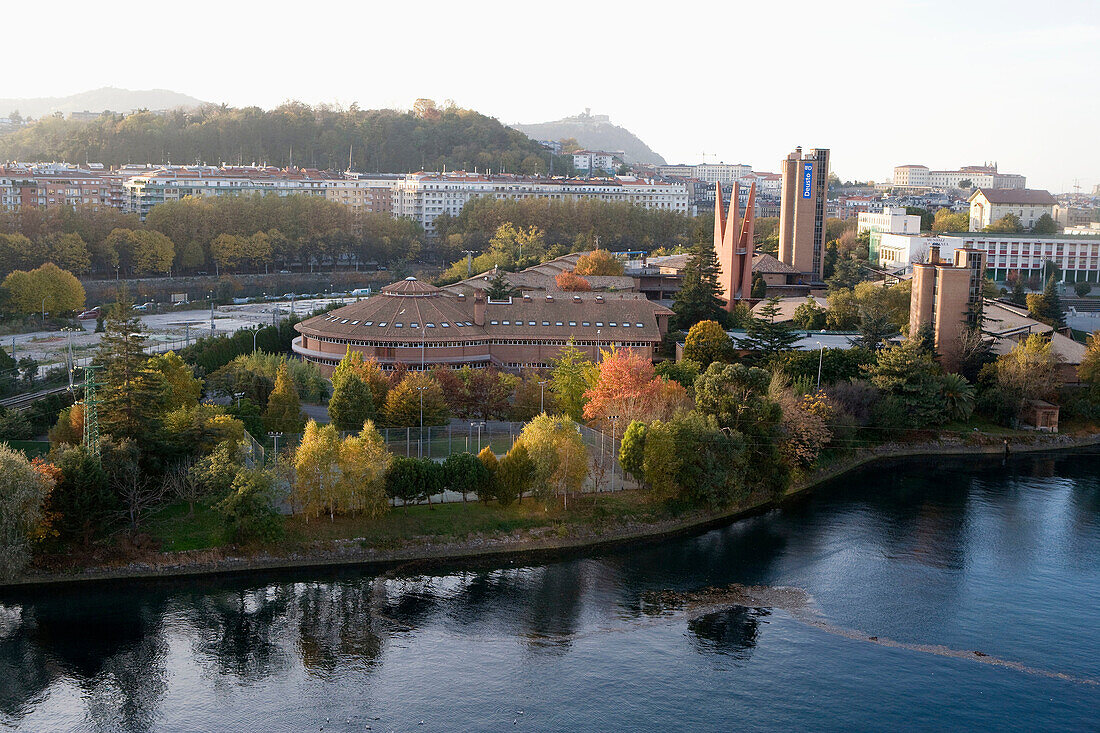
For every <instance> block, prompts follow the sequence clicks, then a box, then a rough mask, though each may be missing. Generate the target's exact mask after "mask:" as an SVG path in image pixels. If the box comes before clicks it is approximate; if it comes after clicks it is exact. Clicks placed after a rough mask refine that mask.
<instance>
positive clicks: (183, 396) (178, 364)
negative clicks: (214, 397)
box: [146, 351, 202, 410]
mask: <svg viewBox="0 0 1100 733" xmlns="http://www.w3.org/2000/svg"><path fill="white" fill-rule="evenodd" d="M146 367H147V368H148V369H150V370H151V371H154V372H157V373H159V374H160V375H161V377H163V378H164V384H165V400H164V408H165V409H166V410H176V409H179V408H181V407H186V406H190V405H195V404H198V401H199V396H200V395H202V380H201V379H198V378H197V377H196V376H195V370H194V367H192V366H191V365H190V364H188V363H186V362H185V361H184V360H183V359H181V358H180V357H179V355H178V354H176V352H174V351H167V352H165V353H163V354H157V355H155V356H152V357H150V358H149V360H148V361H147V362H146Z"/></svg>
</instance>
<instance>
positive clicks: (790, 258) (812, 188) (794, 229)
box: [779, 148, 829, 282]
mask: <svg viewBox="0 0 1100 733" xmlns="http://www.w3.org/2000/svg"><path fill="white" fill-rule="evenodd" d="M779 165H780V168H781V170H780V172H781V173H782V174H783V193H782V198H781V199H780V201H781V207H780V213H779V259H780V260H782V261H783V262H785V263H786V264H788V265H790V266H791V267H793V268H794V269H796V270H798V271H799V272H800V273H802V277H803V280H804V281H806V282H821V281H822V280H823V279H824V272H825V269H824V268H825V199H826V196H827V194H828V191H829V150H828V148H818V149H815V150H810V151H809V152H808V153H806V155H802V148H795V150H794V152H793V153H791V154H790V155H788V156H787V157H786V158H785V159H784V160H783V161H782V162H780V164H779Z"/></svg>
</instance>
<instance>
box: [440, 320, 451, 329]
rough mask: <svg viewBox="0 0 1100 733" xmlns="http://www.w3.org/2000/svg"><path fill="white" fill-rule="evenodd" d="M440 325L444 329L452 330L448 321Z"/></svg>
mask: <svg viewBox="0 0 1100 733" xmlns="http://www.w3.org/2000/svg"><path fill="white" fill-rule="evenodd" d="M439 325H440V326H443V328H450V327H451V324H449V323H447V322H446V321H443V322H442V323H440V324H439Z"/></svg>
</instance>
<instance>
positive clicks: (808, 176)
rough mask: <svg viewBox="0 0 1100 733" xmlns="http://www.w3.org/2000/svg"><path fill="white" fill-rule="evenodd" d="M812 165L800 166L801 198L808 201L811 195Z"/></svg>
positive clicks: (804, 164)
mask: <svg viewBox="0 0 1100 733" xmlns="http://www.w3.org/2000/svg"><path fill="white" fill-rule="evenodd" d="M813 181H814V164H813V163H803V164H802V198H804V199H808V198H810V197H811V196H812V195H813V190H814V188H813Z"/></svg>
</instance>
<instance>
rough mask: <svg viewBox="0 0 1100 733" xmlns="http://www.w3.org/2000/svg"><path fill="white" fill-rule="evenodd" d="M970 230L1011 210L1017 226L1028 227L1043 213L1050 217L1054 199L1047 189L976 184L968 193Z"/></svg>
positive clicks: (984, 225) (979, 227)
mask: <svg viewBox="0 0 1100 733" xmlns="http://www.w3.org/2000/svg"><path fill="white" fill-rule="evenodd" d="M969 200H970V231H972V232H980V231H982V230H983V229H985V228H986V227H987V226H989V225H990V224H992V223H993V222H995V221H997V220H998V219H1001V218H1003V217H1004V216H1005V215H1006V214H1013V215H1015V216H1017V217H1019V219H1020V226H1022V227H1024V228H1025V229H1031V228H1032V227H1033V226H1035V222H1037V221H1039V217H1041V216H1042V215H1043V214H1047V215H1049V216H1050V217H1051V218H1053V217H1054V207H1055V205H1056V204H1057V203H1058V200H1057V199H1055V198H1054V197H1053V196H1051V195H1050V191H1044V190H1042V189H1032V188H979V189H978V190H977V191H975V192H974V193H973V194H971V195H970V199H969Z"/></svg>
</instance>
